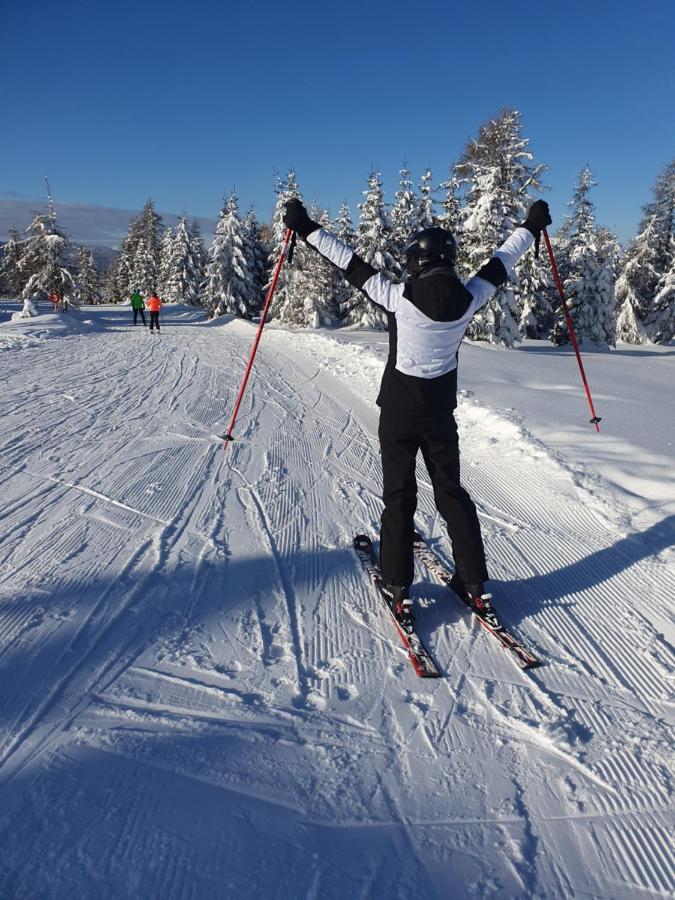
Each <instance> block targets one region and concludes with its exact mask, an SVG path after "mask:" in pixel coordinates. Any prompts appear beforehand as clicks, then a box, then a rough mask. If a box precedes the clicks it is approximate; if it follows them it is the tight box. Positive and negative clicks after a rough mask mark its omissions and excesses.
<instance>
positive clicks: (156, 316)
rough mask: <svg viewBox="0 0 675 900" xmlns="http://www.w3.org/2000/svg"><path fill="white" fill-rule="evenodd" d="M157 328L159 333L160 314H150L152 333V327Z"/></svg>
mask: <svg viewBox="0 0 675 900" xmlns="http://www.w3.org/2000/svg"><path fill="white" fill-rule="evenodd" d="M153 325H156V326H157V331H159V313H158V312H150V331H152V326H153Z"/></svg>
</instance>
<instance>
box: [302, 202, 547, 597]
mask: <svg viewBox="0 0 675 900" xmlns="http://www.w3.org/2000/svg"><path fill="white" fill-rule="evenodd" d="M284 223H285V225H286V226H287V227H288V228H292V229H293V230H294V231H295V232H296V233H297V234H298V235H299V236H300V237H301V238H304V240H305V241H306V242H307V243H308V244H309V245H310V246H311V247H313V248H314V249H315V250H317V251H318V252H319V253H320V254H321V255H322V256H324V257H325V258H326V259H328V260H329V261H330V262H331V263H333V264H334V265H335V266H336V267H337V268H338V269H340V270H341V271H342V272H343V273H344V276H345V278H346V279H347V281H348V282H349V283H350V284H351V285H353V286H354V287H356V288H359V289H360V290H362V291H363V292H364V293H365V295H366V296H367V297H368V299H370V300H371V301H373V303H375V304H376V305H378V306H380V307H381V308H382V309H383V310H384V311H385V312H386V313H387V318H388V322H389V358H388V360H387V364H386V367H385V370H384V375H383V377H382V384H381V386H380V393H379V395H378V398H377V405H378V406H379V407H380V410H381V412H380V425H379V438H380V451H381V455H382V472H383V481H384V490H383V500H384V511H383V513H382V521H381V536H380V568H381V573H382V588H383V591H384V593H385V594H386V595H387V597H388V598H389V603H390V606H391V607H392V609H393V610H394V611H395V612H397V613H400V614H402V615H410V613H411V609H412V604H411V600H410V594H409V588H410V585H411V584H412V581H413V571H414V569H413V567H414V557H413V535H414V515H415V510H416V508H417V482H416V480H415V461H416V457H417V452H418V450H421V451H422V456H423V458H424V462H425V464H426V468H427V471H428V473H429V477H430V478H431V482H432V485H433V489H434V498H435V500H436V506H437V508H438V511H439V512H440V514H441V516H442V517H443V519H444V520H445V522H446V524H447V527H448V534H449V535H450V540H451V542H452V550H453V556H454V560H455V573H456V575H455V579H453V582H454V583H453V585H452V586H453V589H455V590H457V591H459V592H460V593H463V594H464V595H465V596H467V598H468V600H469V602H470V604H471V605H472V606H473V607H476V608H478V609H488V608H489V607H490V601H491V595H490V594H488V593H486V591H485V584H484V582H485V581H487V579H488V577H489V576H488V571H487V565H486V562H485V550H484V547H483V538H482V535H481V530H480V524H479V522H478V516H477V514H476V507H475V506H474V504H473V501H472V500H471V497H470V496H469V494H468V492H467V491H466V490H465V489H464V488H463V487H462V485H461V483H460V471H459V469H460V466H459V441H458V436H457V424H456V422H455V419H454V415H453V410H454V409H455V408H456V406H457V354H458V351H459V345H460V343H461V341H462V339H463V337H464V334H465V332H466V329H467V327H468V325H469V323H470V321H471V319H472V318H473V315H474V313H476V312H477V310H479V309H480V308H481V307H482V306H484V305H485V303H487V301H488V300H489V299H490V297H491V296H492V295H493V294H494V292H495V291H496V289H497V288H498V287H499V286H500V285H502V284H504V283H505V282H506V281H507V279H508V276H509V274H510V273H511V271H512V270H513V267H514V265H515V264H516V262H517V261H518V259H519V258H520V257H521V256H522V255H523V254H524V253H525V251H526V250H527V249H528V248H529V247H530V246H531V245H532V243H533V241H534V240H535V238H537V237H538V236H539V235H540V234H541V231H542V229H544V228H545V227H546V226H547V225H549V224H550V223H551V217H550V215H549V208H548V204H547V203H546V202H545V201H544V200H537V201H536V203H534V204H532V206H531V207H530V210H529V212H528V215H527V219H526V220H525V222H523V223H522V225H521V226H519V227H518V228H516V229H515V231H514V232H513V234H511V236H510V237H509V238H508V239H507V240H506V241H505V243H504V244H502V246H501V247H500V248H499V250H497V251H496V253H495V255H494V256H493V257H492V259H491V260H490V261H489V262H488V263H486V265H484V266H483V267H482V268H481V269H480V270H479V271H478V273H477V274H476V275H475V276H474V277H473V278H471V279H470V280H469V281H467V283H466V284H462V282H461V281H460V280H459V278H458V277H457V274H456V273H455V262H456V259H457V243H456V241H455V238H454V236H453V235H452V234H451V233H450V232H449V231H446V230H445V229H443V228H438V227H432V228H425V229H424V230H423V231H420V232H419V233H418V234H416V235H414V237H412V239H411V242H410V244H409V246H408V248H407V250H406V269H405V275H406V277H405V281H403V282H401V283H397V282H394V281H392V280H391V279H389V278H388V277H387V276H385V275H384V274H382V273H381V272H378V271H376V270H375V269H374V268H373V267H372V266H371V265H369V264H368V263H367V262H365V260H363V259H361V258H360V257H359V256H357V255H356V253H354V252H353V250H352V249H351V248H350V247H348V246H346V245H345V244H343V243H342V242H341V241H339V240H338V239H337V238H336V237H334V236H333V235H332V234H330V233H329V232H327V231H325V230H324V229H323V228H321V227H320V225H319V224H318V223H317V222H313V221H312V220H311V219H310V218H309V216H308V215H307V210H306V209H305V207H304V206H303V205H302V203H301V202H300V201H299V200H290V201H289V202H288V203H287V204H286V210H285V215H284Z"/></svg>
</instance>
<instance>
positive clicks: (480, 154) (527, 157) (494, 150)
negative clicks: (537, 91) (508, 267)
mask: <svg viewBox="0 0 675 900" xmlns="http://www.w3.org/2000/svg"><path fill="white" fill-rule="evenodd" d="M528 144H529V140H528V139H527V138H524V137H523V135H522V128H521V120H520V113H519V112H518V111H517V110H515V109H504V110H502V111H501V112H500V113H499V115H498V116H497V117H496V118H495V119H491V120H490V121H488V122H486V123H485V124H484V125H482V126H481V128H480V130H479V133H478V137H477V138H473V139H471V140H470V141H469V143H468V144H467V146H466V148H465V150H464V153H463V155H462V157H461V159H460V161H459V163H458V164H457V166H456V167H455V175H456V177H457V179H458V182H459V184H460V186H461V188H462V189H463V190H465V191H466V206H465V207H464V208H462V210H461V212H460V221H461V225H462V228H461V233H462V248H461V253H460V257H459V259H460V265H461V268H462V271H463V274H465V275H466V276H469V275H472V274H474V273H475V272H476V271H477V270H478V269H479V268H480V267H481V266H482V265H484V263H485V262H486V261H487V260H488V259H490V257H491V256H492V254H493V253H494V251H495V249H496V248H497V247H499V246H500V244H502V243H503V241H504V240H505V239H506V238H507V237H508V235H509V234H510V233H511V232H512V231H513V229H514V228H515V227H516V226H517V225H518V224H519V223H520V222H522V221H523V220H524V218H525V215H526V212H527V207H528V204H529V201H530V191H536V190H538V189H539V188H541V181H540V176H541V174H542V172H543V171H544V170H545V168H546V167H545V165H544V164H543V163H540V164H538V165H533V163H532V159H533V157H532V154H531V153H530V151H529V150H528ZM451 181H452V179H451ZM517 275H518V270H516V276H517ZM518 318H519V317H518V303H517V297H516V292H515V289H514V287H513V285H511V284H505V285H503V286H502V287H501V288H499V290H498V291H497V292H496V293H495V295H494V297H492V299H491V300H490V301H489V302H488V303H487V304H486V305H485V306H484V307H483V308H482V310H481V311H480V312H479V313H478V314H477V316H476V317H475V319H474V320H473V323H472V325H471V328H470V330H469V335H470V337H473V338H477V339H481V340H487V341H490V342H491V343H497V344H503V345H505V346H507V347H510V346H511V345H512V344H513V343H514V342H515V341H517V340H518V337H519V333H518Z"/></svg>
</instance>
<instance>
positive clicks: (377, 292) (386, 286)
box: [284, 199, 405, 313]
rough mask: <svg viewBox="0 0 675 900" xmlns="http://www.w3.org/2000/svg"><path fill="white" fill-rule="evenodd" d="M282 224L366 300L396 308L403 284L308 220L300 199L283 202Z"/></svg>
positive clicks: (391, 308) (389, 309) (403, 287)
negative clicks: (327, 262) (340, 273)
mask: <svg viewBox="0 0 675 900" xmlns="http://www.w3.org/2000/svg"><path fill="white" fill-rule="evenodd" d="M284 225H286V227H287V228H292V229H293V231H295V232H296V234H298V235H299V236H300V237H301V238H303V240H305V241H306V242H307V243H308V244H309V245H310V246H311V247H313V248H314V249H315V250H316V251H317V252H318V253H320V254H321V255H322V256H323V257H325V258H326V259H327V260H328V261H329V262H331V263H333V265H334V266H336V268H338V269H340V271H341V272H342V274H343V275H344V277H345V278H346V279H347V281H348V282H349V283H350V284H351V285H353V287H355V288H358V289H359V290H360V291H363V292H364V293H365V295H366V296H367V297H368V299H369V300H372V301H373V303H376V304H377V305H378V306H381V307H382V308H383V309H385V310H387V312H392V313H393V312H396V310H397V308H398V306H399V303H400V302H401V297H402V296H403V291H404V289H405V285H403V284H397V283H396V282H394V281H392V280H391V279H390V278H388V277H387V276H386V275H384V274H383V273H382V272H378V271H377V269H374V268H373V267H372V266H371V265H370V263H367V262H366V261H365V260H364V259H362V258H361V257H360V256H359V255H358V254H357V253H355V252H354V251H353V250H352V248H351V247H348V246H347V244H345V243H343V242H342V241H341V240H339V239H338V238H336V237H335V235H333V234H331V233H330V232H329V231H325V230H324V229H323V228H322V227H321V226H320V225H319V223H318V222H314V221H312V219H310V217H309V216H308V215H307V210H306V209H305V207H304V206H303V204H302V203H301V202H300V200H297V199H293V200H289V201H288V203H287V204H286V211H285V213H284Z"/></svg>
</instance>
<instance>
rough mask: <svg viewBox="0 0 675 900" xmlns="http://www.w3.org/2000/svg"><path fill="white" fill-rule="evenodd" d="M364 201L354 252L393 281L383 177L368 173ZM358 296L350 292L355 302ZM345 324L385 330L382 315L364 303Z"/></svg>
mask: <svg viewBox="0 0 675 900" xmlns="http://www.w3.org/2000/svg"><path fill="white" fill-rule="evenodd" d="M363 194H364V198H365V199H364V201H363V203H359V210H360V212H361V216H360V219H359V224H358V226H357V229H356V242H355V243H356V246H355V248H354V249H355V250H356V252H357V253H358V255H359V256H360V257H362V258H363V259H364V260H365V261H366V262H367V263H370V265H371V266H372V267H373V268H374V269H377V270H378V271H380V272H384V273H385V274H386V275H388V276H389V277H390V278H395V277H396V275H395V273H396V268H397V265H396V261H395V260H394V259H393V257H392V255H391V254H390V253H389V251H388V249H387V248H388V246H389V243H390V235H391V225H390V223H389V217H388V215H387V209H386V206H385V203H384V192H383V190H382V176H381V175H380V173H379V172H371V173H370V175H369V176H368V187H367V188H366V190H365V191H364V192H363ZM357 294H358V292H356V291H354V292H353V297H354V300H355V301H357V300H358V296H357ZM347 321H348V322H349V323H350V324H351V323H354V324H357V325H361V326H363V327H365V328H379V329H381V330H385V329H386V328H387V318H386V316H385V314H384V313H383V312H382V311H380V309H379V308H378V307H377V306H375V305H374V304H373V303H369V302H367V301H366V302H364V303H363V304H360V305H358V306H356V307H355V308H354V309H353V310H352V312H351V314H350V316H349V317H348V319H347Z"/></svg>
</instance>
